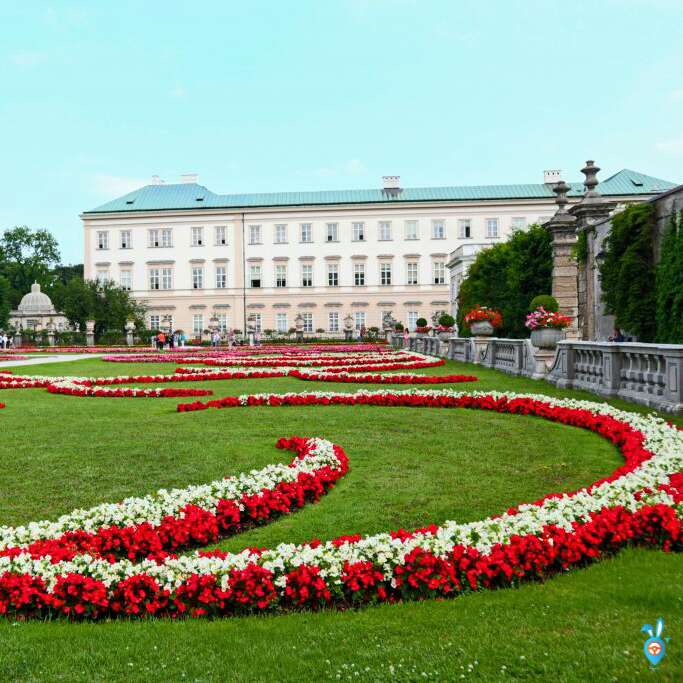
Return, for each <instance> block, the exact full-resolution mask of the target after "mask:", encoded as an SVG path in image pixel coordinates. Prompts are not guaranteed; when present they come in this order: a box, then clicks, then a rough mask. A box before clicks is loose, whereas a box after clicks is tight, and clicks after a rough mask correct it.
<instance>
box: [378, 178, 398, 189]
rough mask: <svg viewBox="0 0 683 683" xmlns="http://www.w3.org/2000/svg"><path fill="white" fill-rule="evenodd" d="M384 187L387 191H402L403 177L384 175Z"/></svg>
mask: <svg viewBox="0 0 683 683" xmlns="http://www.w3.org/2000/svg"><path fill="white" fill-rule="evenodd" d="M382 185H383V189H385V190H400V189H401V176H400V175H383V176H382Z"/></svg>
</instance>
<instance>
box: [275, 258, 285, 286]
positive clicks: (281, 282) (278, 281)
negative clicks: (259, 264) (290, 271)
mask: <svg viewBox="0 0 683 683" xmlns="http://www.w3.org/2000/svg"><path fill="white" fill-rule="evenodd" d="M286 286H287V266H286V265H283V264H282V263H277V264H276V265H275V287H276V288H278V289H282V288H284V287H286Z"/></svg>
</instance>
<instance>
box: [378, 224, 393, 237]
mask: <svg viewBox="0 0 683 683" xmlns="http://www.w3.org/2000/svg"><path fill="white" fill-rule="evenodd" d="M377 239H379V240H381V241H386V240H390V239H391V223H390V222H389V221H380V223H379V235H378V237H377Z"/></svg>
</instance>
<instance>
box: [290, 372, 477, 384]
mask: <svg viewBox="0 0 683 683" xmlns="http://www.w3.org/2000/svg"><path fill="white" fill-rule="evenodd" d="M289 376H290V377H296V378H297V379H302V380H306V381H310V382H344V383H352V382H356V383H358V382H363V383H366V384H456V383H459V382H476V381H477V377H474V376H473V375H407V374H400V375H378V374H375V375H371V374H367V373H347V374H343V373H340V372H338V373H334V372H327V371H321V372H317V371H312V372H306V371H305V370H290V371H289Z"/></svg>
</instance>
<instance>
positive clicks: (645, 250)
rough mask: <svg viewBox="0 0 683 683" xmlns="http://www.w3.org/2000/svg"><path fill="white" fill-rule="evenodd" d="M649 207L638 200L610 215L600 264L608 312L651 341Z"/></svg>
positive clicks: (653, 290)
mask: <svg viewBox="0 0 683 683" xmlns="http://www.w3.org/2000/svg"><path fill="white" fill-rule="evenodd" d="M652 211H653V209H652V205H651V204H637V205H635V206H630V207H629V208H627V209H625V210H624V211H622V212H621V213H618V214H616V215H615V216H614V217H613V218H612V225H611V227H610V232H609V234H608V236H607V238H606V239H605V242H604V253H605V258H604V260H603V262H602V264H601V266H600V279H601V282H602V292H603V300H604V302H605V309H606V311H607V313H612V314H613V315H614V316H615V318H616V324H617V326H618V327H620V328H621V329H623V330H625V331H627V332H629V333H630V334H633V335H635V336H636V337H638V339H639V340H640V341H643V342H652V341H654V340H655V336H656V328H657V323H656V315H655V311H656V308H657V306H656V302H657V296H656V284H655V263H654V243H653V235H652V233H653V222H652Z"/></svg>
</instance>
